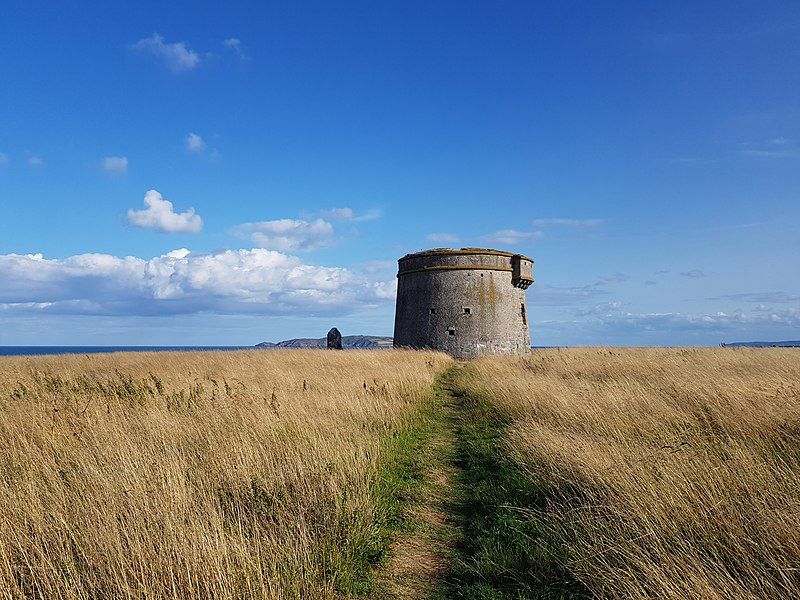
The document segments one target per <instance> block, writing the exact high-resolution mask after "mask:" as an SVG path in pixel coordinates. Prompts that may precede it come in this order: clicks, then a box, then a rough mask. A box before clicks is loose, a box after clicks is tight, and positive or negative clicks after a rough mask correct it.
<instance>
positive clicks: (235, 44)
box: [222, 37, 250, 61]
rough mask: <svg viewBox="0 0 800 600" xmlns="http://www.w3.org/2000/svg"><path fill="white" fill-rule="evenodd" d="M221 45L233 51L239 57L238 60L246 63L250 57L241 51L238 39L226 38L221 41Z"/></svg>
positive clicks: (240, 43) (240, 42)
mask: <svg viewBox="0 0 800 600" xmlns="http://www.w3.org/2000/svg"><path fill="white" fill-rule="evenodd" d="M222 45H223V46H225V47H226V48H230V49H231V50H233V51H234V52H235V53H236V56H238V57H239V60H242V61H246V60H249V59H250V57H249V56H247V55H246V54H245V53H244V51H243V50H242V41H241V40H240V39H239V38H235V37H232V38H228V39H227V40H223V41H222Z"/></svg>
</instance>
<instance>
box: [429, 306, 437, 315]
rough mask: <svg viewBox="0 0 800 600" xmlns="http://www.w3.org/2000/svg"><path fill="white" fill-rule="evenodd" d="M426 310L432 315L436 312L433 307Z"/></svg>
mask: <svg viewBox="0 0 800 600" xmlns="http://www.w3.org/2000/svg"><path fill="white" fill-rule="evenodd" d="M428 312H429V313H430V314H432V315H435V314H436V309H435V308H432V309H430V310H429V311H428Z"/></svg>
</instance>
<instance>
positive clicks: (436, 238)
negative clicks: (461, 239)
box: [425, 233, 458, 244]
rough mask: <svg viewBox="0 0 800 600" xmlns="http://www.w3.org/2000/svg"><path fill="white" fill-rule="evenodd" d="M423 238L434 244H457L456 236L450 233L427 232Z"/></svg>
mask: <svg viewBox="0 0 800 600" xmlns="http://www.w3.org/2000/svg"><path fill="white" fill-rule="evenodd" d="M425 239H426V240H428V241H429V242H433V243H434V244H457V243H458V236H457V235H453V234H452V233H429V234H428V235H426V236H425Z"/></svg>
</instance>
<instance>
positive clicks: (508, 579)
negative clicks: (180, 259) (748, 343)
mask: <svg viewBox="0 0 800 600" xmlns="http://www.w3.org/2000/svg"><path fill="white" fill-rule="evenodd" d="M425 578H428V579H429V580H430V581H420V580H422V579H425ZM0 596H2V597H11V598H16V597H39V598H111V597H114V598H116V597H132V598H174V597H182V598H201V597H202V598H207V597H214V598H240V597H243V598H311V599H316V598H322V599H324V598H350V597H366V598H391V597H401V598H422V597H434V598H442V599H444V598H471V599H501V598H508V599H509V600H510V599H512V598H517V599H518V598H583V597H607V598H643V597H651V598H675V599H678V598H719V599H722V598H790V597H800V353H798V352H797V351H796V350H780V349H763V350H744V349H742V350H732V349H607V348H606V349H603V348H586V349H570V350H556V349H553V350H546V351H538V352H535V353H534V354H532V355H531V356H529V357H522V358H515V357H504V358H500V357H498V358H487V359H480V360H476V361H472V362H468V363H456V362H455V361H453V360H451V359H449V358H448V357H446V356H444V355H441V354H436V353H427V352H411V351H352V352H327V351H242V352H201V353H143V354H138V353H132V354H115V355H91V356H57V357H18V358H4V359H0Z"/></svg>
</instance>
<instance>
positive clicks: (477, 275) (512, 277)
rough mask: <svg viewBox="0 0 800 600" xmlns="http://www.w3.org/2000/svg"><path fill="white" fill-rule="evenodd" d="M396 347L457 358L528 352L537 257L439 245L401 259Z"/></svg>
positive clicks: (398, 273) (395, 324)
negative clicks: (529, 294)
mask: <svg viewBox="0 0 800 600" xmlns="http://www.w3.org/2000/svg"><path fill="white" fill-rule="evenodd" d="M398 266H399V268H398V272H397V309H396V312H395V321H394V345H395V346H396V347H410V348H433V349H434V350H441V351H443V352H447V353H448V354H450V355H452V356H455V357H457V358H474V357H477V356H485V355H487V354H527V353H528V352H530V347H531V336H530V329H529V326H528V311H527V307H526V306H525V290H526V289H527V288H528V286H529V285H530V284H531V283H533V260H531V259H530V258H528V257H527V256H523V255H521V254H513V253H511V252H502V251H500V250H489V249H487V248H461V249H460V250H455V249H452V248H436V249H434V250H426V251H424V252H416V253H414V254H407V255H406V256H404V257H403V258H401V259H400V260H399V261H398Z"/></svg>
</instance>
